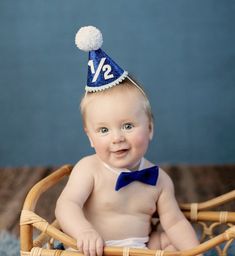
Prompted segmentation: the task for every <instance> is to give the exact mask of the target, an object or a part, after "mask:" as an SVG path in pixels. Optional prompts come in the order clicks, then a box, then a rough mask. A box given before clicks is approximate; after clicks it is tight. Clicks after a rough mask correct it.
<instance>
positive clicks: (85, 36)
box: [75, 26, 103, 52]
mask: <svg viewBox="0 0 235 256" xmlns="http://www.w3.org/2000/svg"><path fill="white" fill-rule="evenodd" d="M75 44H76V45H77V47H78V48H79V49H80V50H82V51H85V52H89V51H96V50H98V49H99V48H101V46H102V44H103V37H102V33H101V32H100V30H99V29H98V28H96V27H94V26H86V27H82V28H80V29H79V30H78V32H77V34H76V36H75Z"/></svg>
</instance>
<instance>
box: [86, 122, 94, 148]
mask: <svg viewBox="0 0 235 256" xmlns="http://www.w3.org/2000/svg"><path fill="white" fill-rule="evenodd" d="M84 131H85V133H86V135H87V137H88V139H89V141H90V145H91V147H92V148H94V144H93V142H92V140H91V137H90V136H89V132H88V130H87V129H86V127H84Z"/></svg>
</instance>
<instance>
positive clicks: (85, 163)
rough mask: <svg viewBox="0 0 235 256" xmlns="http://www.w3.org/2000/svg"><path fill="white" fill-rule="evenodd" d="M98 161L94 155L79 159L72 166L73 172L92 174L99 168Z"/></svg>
mask: <svg viewBox="0 0 235 256" xmlns="http://www.w3.org/2000/svg"><path fill="white" fill-rule="evenodd" d="M99 165H100V164H99V160H98V159H97V156H96V155H89V156H86V157H83V158H82V159H80V160H79V161H78V162H77V163H76V164H75V166H74V168H73V170H72V173H73V172H79V173H87V174H92V173H94V172H95V171H97V169H98V168H99Z"/></svg>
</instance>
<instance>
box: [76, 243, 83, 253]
mask: <svg viewBox="0 0 235 256" xmlns="http://www.w3.org/2000/svg"><path fill="white" fill-rule="evenodd" d="M77 248H78V250H79V251H80V252H83V241H82V240H78V241H77Z"/></svg>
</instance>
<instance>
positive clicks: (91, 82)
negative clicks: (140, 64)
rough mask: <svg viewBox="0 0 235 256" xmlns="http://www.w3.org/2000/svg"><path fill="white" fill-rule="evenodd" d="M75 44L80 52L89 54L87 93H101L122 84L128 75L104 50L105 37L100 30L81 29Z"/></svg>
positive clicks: (90, 27)
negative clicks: (102, 47)
mask: <svg viewBox="0 0 235 256" xmlns="http://www.w3.org/2000/svg"><path fill="white" fill-rule="evenodd" d="M75 43H76V45H77V47H78V48H79V49H80V50H83V51H86V52H89V60H88V75H87V85H86V87H85V89H86V91H87V92H96V91H101V90H104V89H107V88H110V87H112V86H114V85H118V84H119V83H121V82H122V81H123V80H124V79H125V78H126V77H127V75H128V73H127V71H125V70H123V69H122V68H121V67H120V66H119V65H118V64H117V63H116V62H115V61H113V60H112V59H111V58H110V57H109V56H108V55H107V54H106V53H105V52H104V51H103V50H102V49H101V46H102V43H103V37H102V34H101V32H100V30H99V29H97V28H96V27H93V26H86V27H82V28H80V29H79V31H78V32H77V34H76V37H75Z"/></svg>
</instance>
